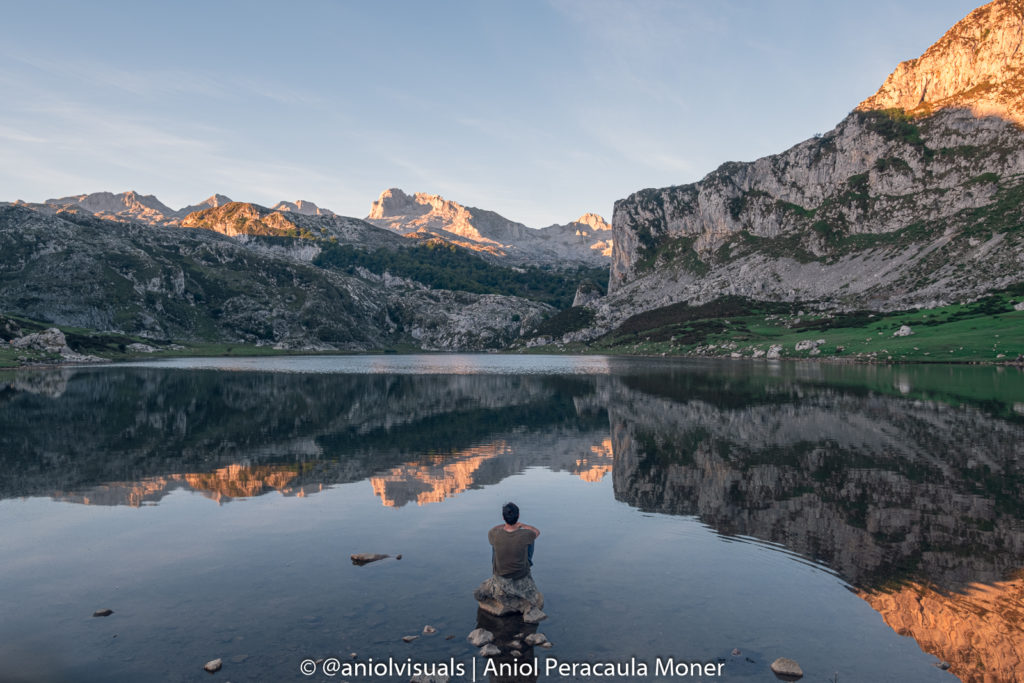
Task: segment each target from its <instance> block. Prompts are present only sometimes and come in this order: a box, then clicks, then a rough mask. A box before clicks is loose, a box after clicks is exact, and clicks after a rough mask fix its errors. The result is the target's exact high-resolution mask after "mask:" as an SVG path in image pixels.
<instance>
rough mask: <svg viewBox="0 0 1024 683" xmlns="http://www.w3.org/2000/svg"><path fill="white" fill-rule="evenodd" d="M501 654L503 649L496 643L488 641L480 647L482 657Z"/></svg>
mask: <svg viewBox="0 0 1024 683" xmlns="http://www.w3.org/2000/svg"><path fill="white" fill-rule="evenodd" d="M500 654H501V649H500V648H499V647H498V646H497V645H495V644H494V643H487V644H486V645H484V646H483V647H482V648H480V656H481V657H495V656H497V655H500Z"/></svg>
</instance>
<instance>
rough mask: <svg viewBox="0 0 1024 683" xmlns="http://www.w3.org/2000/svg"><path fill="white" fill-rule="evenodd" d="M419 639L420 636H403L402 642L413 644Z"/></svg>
mask: <svg viewBox="0 0 1024 683" xmlns="http://www.w3.org/2000/svg"><path fill="white" fill-rule="evenodd" d="M417 638H419V636H402V640H404V641H405V642H407V643H411V642H412V641H414V640H416V639H417Z"/></svg>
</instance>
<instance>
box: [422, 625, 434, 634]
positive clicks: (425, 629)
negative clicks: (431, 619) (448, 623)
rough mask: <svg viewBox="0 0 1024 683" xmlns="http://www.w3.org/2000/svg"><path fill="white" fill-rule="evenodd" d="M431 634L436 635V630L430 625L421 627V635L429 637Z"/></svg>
mask: <svg viewBox="0 0 1024 683" xmlns="http://www.w3.org/2000/svg"><path fill="white" fill-rule="evenodd" d="M433 633H437V629H436V628H434V627H433V626H431V625H430V624H427V625H426V626H424V627H423V634H424V635H428V636H429V635H431V634H433Z"/></svg>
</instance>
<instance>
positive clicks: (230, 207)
mask: <svg viewBox="0 0 1024 683" xmlns="http://www.w3.org/2000/svg"><path fill="white" fill-rule="evenodd" d="M283 203H285V202H282V204H283ZM303 204H304V205H305V208H306V210H309V207H310V205H309V203H307V202H303ZM277 206H280V204H278V205H277ZM313 207H314V208H315V205H313ZM181 227H183V228H203V229H205V230H212V231H214V232H219V233H221V234H222V235H227V236H228V237H237V236H239V235H264V236H267V235H277V236H285V237H306V238H317V239H328V240H329V239H331V238H334V240H335V241H336V242H341V243H343V244H353V245H360V246H365V247H386V248H391V249H397V248H400V247H405V246H408V244H407V242H406V241H405V240H402V239H401V238H400V237H398V236H397V235H395V234H394V233H392V232H389V231H388V230H382V229H381V228H378V227H376V226H373V225H370V224H369V223H366V222H364V221H361V220H359V219H358V218H347V217H345V216H338V215H336V214H334V213H332V212H330V211H327V212H324V213H320V214H315V213H303V212H296V211H291V210H288V209H279V208H276V207H275V208H273V209H268V208H266V207H264V206H259V205H258V204H249V203H247V202H230V203H228V204H224V205H221V206H217V207H213V208H209V209H204V210H202V211H196V212H194V213H190V214H189V215H188V216H186V217H185V218H184V219H183V220H182V221H181Z"/></svg>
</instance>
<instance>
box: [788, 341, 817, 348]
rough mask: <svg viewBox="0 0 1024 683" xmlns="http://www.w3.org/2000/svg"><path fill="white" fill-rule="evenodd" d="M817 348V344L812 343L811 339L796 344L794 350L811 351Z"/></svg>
mask: <svg viewBox="0 0 1024 683" xmlns="http://www.w3.org/2000/svg"><path fill="white" fill-rule="evenodd" d="M816 346H817V343H815V342H813V341H811V340H810V339H801V340H800V341H798V342H797V343H796V346H795V347H794V348H795V349H796V350H797V351H809V350H811V349H813V348H814V347H816Z"/></svg>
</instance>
